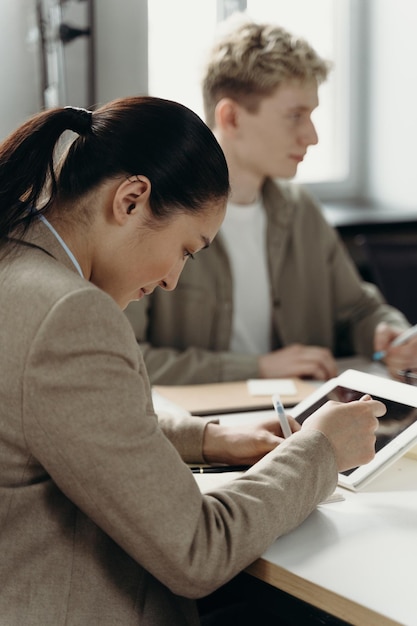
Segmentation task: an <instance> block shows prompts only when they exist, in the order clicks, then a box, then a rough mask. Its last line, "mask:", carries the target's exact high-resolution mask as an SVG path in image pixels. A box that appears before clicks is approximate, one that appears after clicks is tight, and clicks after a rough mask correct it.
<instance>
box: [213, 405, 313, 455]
mask: <svg viewBox="0 0 417 626" xmlns="http://www.w3.org/2000/svg"><path fill="white" fill-rule="evenodd" d="M288 421H289V424H290V428H291V430H292V431H293V432H295V431H297V430H300V428H301V427H300V425H299V424H298V423H297V422H296V421H295V420H294V419H293V418H292V417H289V418H288ZM283 437H284V436H283V433H282V430H281V426H280V425H279V421H278V419H271V420H269V421H265V422H261V423H259V424H250V425H245V426H223V425H220V424H211V423H209V424H207V426H206V429H205V432H204V440H203V455H204V458H205V459H206V461H207V463H226V464H227V465H252V464H253V463H256V461H259V459H261V458H262V457H263V456H264V455H265V454H267V453H268V452H270V451H271V450H273V449H274V448H275V447H276V446H277V445H279V444H280V443H281V442H282V441H283Z"/></svg>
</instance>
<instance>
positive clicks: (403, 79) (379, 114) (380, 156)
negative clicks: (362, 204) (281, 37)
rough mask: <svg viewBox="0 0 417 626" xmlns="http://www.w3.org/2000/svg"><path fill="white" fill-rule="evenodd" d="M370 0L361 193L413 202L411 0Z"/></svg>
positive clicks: (415, 7) (414, 11)
mask: <svg viewBox="0 0 417 626" xmlns="http://www.w3.org/2000/svg"><path fill="white" fill-rule="evenodd" d="M369 1H370V13H371V14H370V17H371V19H370V27H371V37H370V43H371V47H370V63H371V64H370V67H371V72H370V76H369V80H370V89H369V93H370V102H369V113H368V129H369V152H368V170H369V178H368V188H367V195H368V197H370V198H372V199H373V200H374V201H376V202H377V203H379V204H381V205H383V206H387V207H390V208H406V209H408V208H410V209H416V208H417V192H416V179H417V152H416V147H417V71H416V66H417V3H416V1H415V0H369Z"/></svg>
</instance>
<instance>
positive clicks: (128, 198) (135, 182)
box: [112, 175, 151, 224]
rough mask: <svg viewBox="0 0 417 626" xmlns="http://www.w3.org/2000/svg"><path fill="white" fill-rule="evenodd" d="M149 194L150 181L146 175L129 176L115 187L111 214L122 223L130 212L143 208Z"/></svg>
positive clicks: (136, 211) (133, 212)
mask: <svg viewBox="0 0 417 626" xmlns="http://www.w3.org/2000/svg"><path fill="white" fill-rule="evenodd" d="M150 194H151V181H150V180H149V178H147V177H146V176H142V175H140V176H131V177H130V178H126V179H125V180H124V181H123V182H122V183H120V185H119V186H118V187H117V189H116V192H115V194H114V197H113V206H112V209H113V216H114V218H115V219H116V222H117V223H118V224H124V223H125V222H126V220H127V219H128V218H129V216H130V215H132V214H137V213H139V212H140V211H142V210H143V207H145V206H146V205H147V203H148V201H149V196H150Z"/></svg>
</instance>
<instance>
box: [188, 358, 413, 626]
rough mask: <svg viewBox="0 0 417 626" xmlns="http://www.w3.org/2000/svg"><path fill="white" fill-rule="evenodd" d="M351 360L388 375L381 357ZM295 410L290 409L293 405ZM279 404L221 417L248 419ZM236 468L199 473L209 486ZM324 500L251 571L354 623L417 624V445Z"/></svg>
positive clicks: (231, 421) (382, 625) (200, 480)
mask: <svg viewBox="0 0 417 626" xmlns="http://www.w3.org/2000/svg"><path fill="white" fill-rule="evenodd" d="M347 367H352V368H356V369H362V370H364V371H368V372H370V373H374V374H380V375H384V368H383V367H382V366H379V364H369V365H368V366H367V367H357V363H356V362H355V360H348V361H346V363H343V366H342V367H341V370H343V369H346V368H347ZM288 412H289V413H291V409H289V410H288ZM274 416H275V412H274V411H257V412H247V413H235V414H227V415H223V416H220V421H221V422H222V423H225V424H226V423H228V424H245V423H253V422H254V421H259V420H265V419H267V418H269V417H274ZM237 475H238V474H237V473H236V474H234V473H224V474H206V475H197V476H196V478H197V481H198V484H199V485H200V488H201V489H202V491H207V490H209V489H211V488H212V487H215V486H218V485H220V484H222V482H225V481H227V480H230V479H231V478H233V477H234V476H237ZM337 493H340V494H342V496H343V500H341V501H336V502H331V503H324V504H320V505H319V506H318V507H317V509H316V510H315V511H314V512H313V513H312V514H311V515H310V516H309V517H308V519H307V520H305V522H304V523H303V524H301V526H299V527H298V528H297V529H295V530H294V531H292V532H291V533H289V534H288V535H285V536H283V537H280V538H279V539H277V541H275V543H274V544H273V545H272V546H271V547H270V548H269V549H268V550H267V551H266V552H265V554H264V555H263V556H262V557H261V558H259V559H258V560H257V561H255V562H254V563H253V564H252V565H250V566H249V567H248V568H247V570H246V572H247V573H249V574H250V575H252V576H254V577H256V578H258V579H260V580H261V581H263V582H265V583H268V585H271V589H272V592H273V588H277V589H279V590H281V591H284V592H286V593H288V594H290V595H291V596H293V597H295V598H298V599H299V600H302V601H304V602H307V603H308V604H310V605H313V606H315V607H317V608H318V609H320V610H321V611H324V612H325V613H327V614H330V615H332V616H334V617H336V618H338V619H341V620H344V621H345V622H348V623H349V624H353V625H354V626H393V625H401V626H417V585H416V580H417V574H416V570H417V447H416V448H414V449H413V450H412V451H411V452H410V453H408V454H407V455H406V456H405V457H403V458H401V459H399V460H397V461H396V462H395V463H394V464H393V465H391V466H389V467H388V468H387V469H386V470H385V471H384V472H383V473H382V474H380V475H379V476H377V477H376V478H375V479H374V480H373V481H372V482H370V483H369V485H368V486H367V487H365V488H363V489H361V491H360V492H356V493H354V492H351V491H348V490H345V489H341V488H338V489H337Z"/></svg>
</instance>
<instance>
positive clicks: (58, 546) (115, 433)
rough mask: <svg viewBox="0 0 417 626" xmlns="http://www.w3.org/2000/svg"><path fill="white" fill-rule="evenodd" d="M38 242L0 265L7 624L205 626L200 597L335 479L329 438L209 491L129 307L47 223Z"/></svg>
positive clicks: (0, 566) (302, 438)
mask: <svg viewBox="0 0 417 626" xmlns="http://www.w3.org/2000/svg"><path fill="white" fill-rule="evenodd" d="M27 239H28V244H29V245H19V246H18V248H17V250H15V251H14V252H13V254H11V255H10V256H8V257H6V259H3V260H1V261H0V298H1V307H0V345H1V351H0V369H1V377H0V398H1V403H0V464H1V468H0V554H1V558H0V623H1V625H2V626H3V625H4V626H64V625H65V626H114V625H115V624H121V625H123V626H130V625H133V624H135V625H137V624H141V625H152V626H176V625H178V626H179V625H181V626H185V625H187V626H188V625H195V624H198V617H197V614H196V609H195V605H194V602H193V601H192V598H197V597H200V596H204V595H206V594H208V593H210V592H212V591H213V590H214V589H215V588H216V587H218V586H220V585H221V584H223V583H224V582H225V581H227V580H228V579H230V578H231V577H233V576H234V575H235V574H236V573H237V572H239V571H240V570H241V569H242V568H244V567H245V566H247V565H248V564H249V563H250V562H252V561H253V560H254V559H256V558H257V557H258V556H259V555H261V554H262V552H263V551H264V550H265V549H266V547H267V546H268V545H269V544H270V543H271V542H272V541H273V540H274V539H275V537H276V536H278V535H279V534H281V533H286V532H288V531H289V530H290V529H292V528H293V527H294V526H296V525H298V524H299V523H301V522H302V521H303V519H304V518H305V517H306V516H307V515H308V514H309V513H310V512H311V511H312V510H313V508H314V507H315V505H316V504H317V502H318V501H319V500H320V499H321V498H323V497H324V496H326V495H328V494H329V492H331V490H332V489H333V488H334V487H335V483H336V475H337V474H336V466H335V459H334V454H333V451H332V449H331V446H330V444H329V442H328V441H327V439H326V438H325V437H324V436H323V435H321V434H320V433H318V432H316V433H314V432H309V433H300V434H297V435H295V436H294V437H292V438H291V439H290V440H288V441H286V442H285V443H284V444H283V445H282V446H280V448H279V449H278V450H277V451H274V452H272V453H270V454H269V455H267V457H265V459H264V460H263V461H261V462H260V463H258V464H257V465H256V466H254V468H253V469H251V470H250V471H249V472H247V474H246V475H245V476H244V477H243V478H242V479H239V480H237V481H235V482H234V483H230V484H229V485H227V486H225V487H223V488H222V489H220V490H218V491H217V492H213V493H212V494H211V495H206V496H202V495H201V493H200V491H199V489H198V488H197V485H196V483H195V480H194V477H193V475H192V474H191V472H190V471H189V469H188V468H187V466H186V465H185V464H184V463H183V461H182V460H181V458H180V456H179V454H178V452H177V450H176V449H175V448H174V446H173V445H172V444H171V443H170V441H169V440H168V438H167V437H166V436H165V435H164V434H163V432H162V430H161V428H160V427H159V425H158V423H157V419H156V417H155V414H154V411H153V408H152V403H151V399H150V389H149V382H148V378H147V375H146V372H145V367H144V363H143V359H142V358H141V356H140V353H139V351H138V349H137V345H136V342H135V337H134V334H133V331H132V329H131V326H130V324H129V322H128V321H127V319H126V317H125V316H124V315H123V313H122V312H121V311H120V309H119V308H118V307H117V306H116V304H115V303H114V301H113V300H112V299H111V298H110V297H109V296H108V295H107V294H105V293H104V292H102V291H101V290H100V289H98V288H96V287H95V286H94V285H92V284H91V283H89V282H88V281H86V280H84V279H83V278H81V277H80V276H79V275H78V273H77V272H76V270H75V268H74V267H73V265H72V263H71V261H70V259H69V258H68V257H67V255H66V253H65V251H64V250H63V249H62V248H61V247H60V244H59V243H58V242H57V241H56V239H55V238H54V236H53V235H52V234H51V233H50V232H49V231H48V230H47V228H46V227H45V226H44V225H43V224H42V223H39V224H38V225H37V226H36V228H34V229H32V231H31V232H30V233H29V235H28V238H27ZM191 419H192V420H198V418H191ZM198 423H200V422H198ZM171 428H172V424H171ZM182 428H183V426H178V431H179V432H178V433H177V437H179V436H180V433H181V429H182ZM190 432H194V435H195V438H196V446H195V447H196V450H197V453H198V450H199V446H200V444H201V441H200V435H201V429H200V427H197V428H196V429H195V431H193V430H192V429H191V431H190V429H187V427H185V429H184V433H185V437H189V436H190ZM189 445H190V446H191V440H190V441H189ZM191 447H192V446H191Z"/></svg>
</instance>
